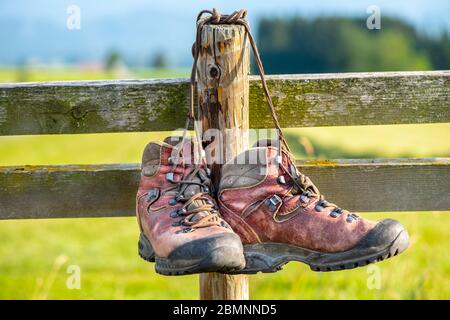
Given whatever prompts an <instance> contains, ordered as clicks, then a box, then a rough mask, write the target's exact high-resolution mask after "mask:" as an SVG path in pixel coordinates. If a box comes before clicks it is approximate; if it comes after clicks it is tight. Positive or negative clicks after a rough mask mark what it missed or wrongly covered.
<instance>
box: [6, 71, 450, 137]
mask: <svg viewBox="0 0 450 320" xmlns="http://www.w3.org/2000/svg"><path fill="white" fill-rule="evenodd" d="M268 79H269V81H268V83H269V88H270V91H271V92H272V95H273V98H274V103H275V106H276V109H277V112H278V117H279V119H280V122H281V124H282V126H283V127H311V126H345V125H368V124H373V125H376V124H405V123H432V122H450V71H427V72H376V73H348V74H345V73H344V74H308V75H279V76H269V77H268ZM260 86H261V84H260V82H259V78H258V77H256V76H252V77H250V127H251V128H268V127H272V121H271V119H270V114H269V111H268V108H267V106H266V105H265V102H264V97H263V94H262V92H261V88H260ZM187 94H188V80H187V79H166V80H117V81H114V80H113V81H74V82H46V83H18V84H0V135H21V134H58V133H61V134H67V133H94V132H129V131H163V130H174V129H178V128H182V127H183V125H184V117H185V114H186V112H187V102H188V99H187V97H188V96H187Z"/></svg>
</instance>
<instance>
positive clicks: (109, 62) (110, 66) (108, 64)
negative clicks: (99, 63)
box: [104, 50, 122, 71]
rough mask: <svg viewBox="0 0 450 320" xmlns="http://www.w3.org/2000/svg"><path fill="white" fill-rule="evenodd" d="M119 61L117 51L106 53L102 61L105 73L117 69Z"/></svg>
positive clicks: (119, 57)
mask: <svg viewBox="0 0 450 320" xmlns="http://www.w3.org/2000/svg"><path fill="white" fill-rule="evenodd" d="M121 60H122V58H121V56H120V53H119V51H117V50H110V51H108V52H107V54H106V56H105V61H104V65H105V69H106V70H107V71H114V70H115V69H117V68H118V67H119V65H120V63H121Z"/></svg>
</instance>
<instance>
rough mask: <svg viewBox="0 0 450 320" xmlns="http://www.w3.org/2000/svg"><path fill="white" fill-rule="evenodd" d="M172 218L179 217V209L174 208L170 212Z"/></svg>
mask: <svg viewBox="0 0 450 320" xmlns="http://www.w3.org/2000/svg"><path fill="white" fill-rule="evenodd" d="M170 217H171V218H177V217H178V210H174V211H172V212H171V213H170Z"/></svg>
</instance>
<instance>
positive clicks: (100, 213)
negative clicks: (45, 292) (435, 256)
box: [0, 158, 450, 219]
mask: <svg viewBox="0 0 450 320" xmlns="http://www.w3.org/2000/svg"><path fill="white" fill-rule="evenodd" d="M449 165H450V158H444V159H443V158H439V159H393V160H386V159H384V160H382V159H379V160H335V161H299V163H298V166H299V169H300V170H301V171H302V172H304V173H305V174H307V175H308V176H310V177H311V179H312V180H313V181H314V182H315V183H316V185H317V186H318V187H319V189H320V190H321V191H322V193H323V194H324V195H326V198H327V199H328V200H329V201H332V202H335V203H337V204H339V205H340V206H342V207H345V208H347V209H350V210H353V211H420V210H450V197H449V194H450V170H449V168H450V166H449ZM139 176H140V173H139V165H138V164H110V165H66V166H19V167H0V219H23V218H70V217H110V216H131V215H134V212H135V200H134V199H135V192H136V190H137V185H138V181H139Z"/></svg>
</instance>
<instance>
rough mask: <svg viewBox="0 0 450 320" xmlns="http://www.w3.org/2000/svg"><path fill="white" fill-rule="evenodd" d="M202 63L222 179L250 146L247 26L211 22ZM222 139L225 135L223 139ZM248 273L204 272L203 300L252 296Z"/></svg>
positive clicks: (206, 116)
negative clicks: (223, 167) (224, 168)
mask: <svg viewBox="0 0 450 320" xmlns="http://www.w3.org/2000/svg"><path fill="white" fill-rule="evenodd" d="M200 46H201V47H200V50H199V58H198V64H197V70H196V72H197V98H198V100H197V101H198V106H199V118H200V119H201V122H202V123H201V125H202V128H203V132H207V130H208V129H213V130H214V131H215V132H217V133H220V135H218V134H217V135H216V136H215V137H205V136H204V137H203V140H204V142H205V143H207V142H210V141H213V139H214V138H215V141H214V142H211V143H218V145H217V146H216V150H221V151H223V154H220V155H219V154H215V155H214V156H212V155H207V157H206V159H207V161H208V163H209V164H211V166H212V169H213V171H214V175H213V183H214V184H215V186H216V188H217V187H218V186H219V182H220V164H222V163H225V162H226V161H228V160H231V159H232V158H234V157H235V156H236V155H238V154H239V153H240V152H242V151H244V150H245V149H247V148H248V144H249V142H248V138H249V135H248V134H249V132H248V129H249V107H248V106H249V79H248V74H249V72H250V45H249V41H248V37H247V34H246V31H245V29H244V27H243V26H237V25H205V26H204V27H203V29H202V34H201V44H200ZM218 138H219V139H218ZM248 281H249V280H248V276H246V275H243V274H239V275H225V274H222V273H202V274H200V299H202V300H248V298H249V285H248Z"/></svg>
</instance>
